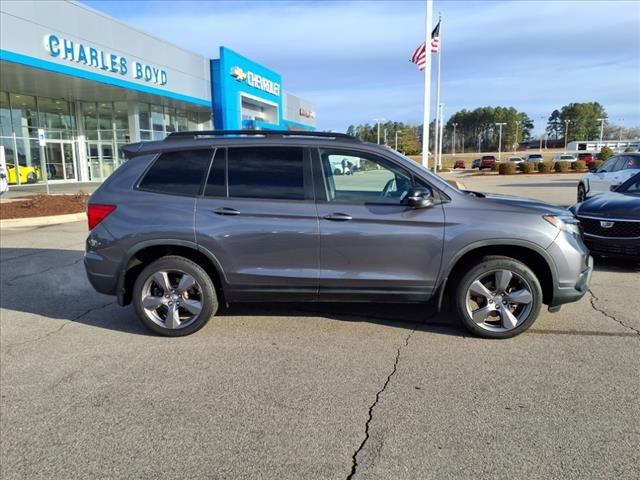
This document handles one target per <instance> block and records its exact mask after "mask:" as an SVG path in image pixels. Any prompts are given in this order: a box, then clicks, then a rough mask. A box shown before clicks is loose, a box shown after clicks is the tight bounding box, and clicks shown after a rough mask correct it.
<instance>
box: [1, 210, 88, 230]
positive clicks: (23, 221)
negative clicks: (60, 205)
mask: <svg viewBox="0 0 640 480" xmlns="http://www.w3.org/2000/svg"><path fill="white" fill-rule="evenodd" d="M86 219H87V214H86V213H85V212H80V213H69V214H67V215H50V216H48V217H29V218H9V219H7V220H0V228H2V229H4V228H21V227H44V226H47V225H58V224H61V223H71V222H79V221H81V220H86Z"/></svg>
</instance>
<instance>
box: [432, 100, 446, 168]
mask: <svg viewBox="0 0 640 480" xmlns="http://www.w3.org/2000/svg"><path fill="white" fill-rule="evenodd" d="M438 105H439V106H440V134H439V135H438V142H439V143H438V152H440V161H442V137H443V134H444V121H443V120H444V103H440V104H438ZM433 170H434V171H437V168H435V166H434V168H433Z"/></svg>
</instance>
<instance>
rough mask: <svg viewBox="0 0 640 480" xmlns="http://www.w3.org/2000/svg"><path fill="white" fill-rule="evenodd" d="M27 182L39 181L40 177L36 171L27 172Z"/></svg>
mask: <svg viewBox="0 0 640 480" xmlns="http://www.w3.org/2000/svg"><path fill="white" fill-rule="evenodd" d="M27 183H29V184H31V183H38V177H37V176H36V174H35V173H33V172H29V173H27Z"/></svg>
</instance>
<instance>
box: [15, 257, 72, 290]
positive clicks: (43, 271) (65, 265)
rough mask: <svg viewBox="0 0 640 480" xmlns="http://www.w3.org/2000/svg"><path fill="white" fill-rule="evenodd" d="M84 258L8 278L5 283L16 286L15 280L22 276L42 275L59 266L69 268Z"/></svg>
mask: <svg viewBox="0 0 640 480" xmlns="http://www.w3.org/2000/svg"><path fill="white" fill-rule="evenodd" d="M82 260H84V258H83V257H80V258H79V259H78V260H75V261H74V262H71V263H65V264H64V265H54V266H52V267H49V268H45V269H44V270H40V271H39V272H34V273H24V274H22V275H17V276H15V277H13V278H11V279H9V280H7V281H6V282H5V285H7V286H9V287H15V284H14V283H13V282H15V281H16V280H19V279H21V278H26V277H31V276H33V275H41V274H43V273H45V272H50V271H51V270H55V269H57V268H67V267H73V266H74V265H77V264H78V263H80V262H82Z"/></svg>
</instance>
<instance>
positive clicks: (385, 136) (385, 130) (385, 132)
mask: <svg viewBox="0 0 640 480" xmlns="http://www.w3.org/2000/svg"><path fill="white" fill-rule="evenodd" d="M384 144H385V145H386V144H387V129H386V127H385V129H384Z"/></svg>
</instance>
